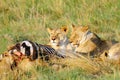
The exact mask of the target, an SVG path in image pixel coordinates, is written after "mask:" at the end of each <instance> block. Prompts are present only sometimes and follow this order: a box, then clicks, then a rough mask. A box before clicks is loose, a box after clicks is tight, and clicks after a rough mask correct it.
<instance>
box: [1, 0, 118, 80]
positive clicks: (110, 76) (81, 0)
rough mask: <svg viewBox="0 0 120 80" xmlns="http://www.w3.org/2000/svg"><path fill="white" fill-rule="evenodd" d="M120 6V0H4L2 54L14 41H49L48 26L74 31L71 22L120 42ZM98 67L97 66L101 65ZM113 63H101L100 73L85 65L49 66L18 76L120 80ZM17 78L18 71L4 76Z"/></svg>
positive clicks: (47, 79)
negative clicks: (85, 67)
mask: <svg viewBox="0 0 120 80" xmlns="http://www.w3.org/2000/svg"><path fill="white" fill-rule="evenodd" d="M119 9H120V1H119V0H0V44H1V45H0V53H3V52H4V51H6V50H7V47H9V46H11V45H12V44H15V43H16V42H19V41H22V40H26V39H27V40H32V41H34V42H37V43H41V44H47V43H48V41H49V38H48V37H49V35H48V32H47V30H46V28H47V27H50V28H57V27H61V26H64V25H67V26H68V27H69V30H71V24H75V25H88V26H89V28H90V30H91V31H92V32H95V33H96V34H97V35H98V36H99V37H100V38H102V39H105V40H116V41H120V10H119ZM69 36H70V32H69V33H68V37H69ZM83 63H86V62H84V61H81V63H80V64H79V65H84V64H83ZM86 66H87V65H86ZM91 66H94V65H93V64H92V63H91V64H90V66H88V67H91ZM96 66H97V67H98V66H99V65H98V64H96ZM96 66H95V67H94V68H97V67H96ZM109 66H110V67H103V66H101V67H102V69H101V70H103V72H102V71H101V72H98V73H89V72H87V70H84V69H83V68H81V66H80V67H79V66H78V67H76V68H72V69H69V68H65V69H63V70H60V71H56V70H54V69H52V68H51V67H47V66H44V67H42V66H37V67H35V68H34V69H33V70H31V71H27V72H25V73H24V74H23V73H19V74H17V75H18V78H17V79H18V80H119V79H120V72H119V70H118V69H115V68H114V67H112V66H111V65H109ZM94 68H92V69H94ZM106 68H107V69H106ZM108 69H109V70H110V72H108V71H109V70H108ZM104 70H105V71H104ZM106 70H107V71H106ZM111 70H112V72H111ZM103 73H104V74H103ZM14 77H15V73H14V74H11V73H9V74H7V77H4V78H2V79H3V80H6V79H7V80H13V78H14Z"/></svg>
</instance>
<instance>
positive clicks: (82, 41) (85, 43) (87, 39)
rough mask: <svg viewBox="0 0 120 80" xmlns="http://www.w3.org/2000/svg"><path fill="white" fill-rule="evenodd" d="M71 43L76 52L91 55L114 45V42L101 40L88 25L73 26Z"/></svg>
mask: <svg viewBox="0 0 120 80" xmlns="http://www.w3.org/2000/svg"><path fill="white" fill-rule="evenodd" d="M70 43H71V45H72V46H73V48H75V52H76V53H81V54H83V55H86V53H90V55H91V56H95V55H98V54H100V53H102V52H103V51H104V50H106V49H109V48H110V46H112V44H113V43H112V42H108V41H104V40H101V39H100V38H99V37H98V36H97V35H96V34H95V33H93V32H91V31H90V30H89V27H88V26H78V27H76V26H74V25H73V26H72V32H71V36H70ZM87 55H88V54H87Z"/></svg>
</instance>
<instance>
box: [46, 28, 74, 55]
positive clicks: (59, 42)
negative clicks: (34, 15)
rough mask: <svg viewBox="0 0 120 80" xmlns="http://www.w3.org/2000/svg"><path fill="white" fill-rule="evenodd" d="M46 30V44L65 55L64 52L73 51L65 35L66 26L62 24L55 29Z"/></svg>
mask: <svg viewBox="0 0 120 80" xmlns="http://www.w3.org/2000/svg"><path fill="white" fill-rule="evenodd" d="M47 31H48V33H49V35H50V37H49V40H50V42H49V44H48V45H50V46H51V47H53V48H54V49H55V50H56V51H58V52H60V53H61V54H63V55H65V54H66V52H73V50H72V47H71V44H70V43H69V39H68V37H67V32H68V27H66V26H64V27H61V28H57V29H51V28H47Z"/></svg>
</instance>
